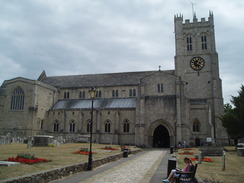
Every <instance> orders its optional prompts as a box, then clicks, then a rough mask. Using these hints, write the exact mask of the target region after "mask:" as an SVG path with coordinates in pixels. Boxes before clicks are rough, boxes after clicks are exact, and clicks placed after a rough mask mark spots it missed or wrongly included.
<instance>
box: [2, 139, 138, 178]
mask: <svg viewBox="0 0 244 183" xmlns="http://www.w3.org/2000/svg"><path fill="white" fill-rule="evenodd" d="M105 146H108V145H104V144H93V148H92V152H95V153H94V154H93V159H99V158H102V157H107V156H110V155H113V154H117V153H120V152H121V148H120V146H118V145H109V146H111V147H113V148H115V149H116V150H106V149H102V148H104V147H105ZM81 148H88V149H89V143H74V144H62V145H60V146H56V147H31V148H30V149H28V148H27V144H18V143H13V144H6V145H0V149H1V151H0V161H1V160H6V159H8V158H11V157H16V156H17V155H18V154H19V153H28V154H31V155H34V156H35V157H37V158H43V159H47V160H51V161H50V162H44V163H37V164H32V165H28V164H19V165H14V166H9V167H6V166H0V180H3V179H7V178H12V177H17V176H22V175H26V174H30V173H35V172H40V171H43V170H48V169H53V168H59V167H63V166H65V165H72V164H75V163H83V162H87V161H88V156H87V155H83V154H75V153H74V152H76V151H79V150H80V149H81ZM133 148H134V147H130V149H133ZM136 149H138V148H136Z"/></svg>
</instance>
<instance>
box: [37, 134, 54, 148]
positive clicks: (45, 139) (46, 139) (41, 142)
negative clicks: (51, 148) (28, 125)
mask: <svg viewBox="0 0 244 183" xmlns="http://www.w3.org/2000/svg"><path fill="white" fill-rule="evenodd" d="M48 144H53V136H48V135H35V136H34V142H33V146H48Z"/></svg>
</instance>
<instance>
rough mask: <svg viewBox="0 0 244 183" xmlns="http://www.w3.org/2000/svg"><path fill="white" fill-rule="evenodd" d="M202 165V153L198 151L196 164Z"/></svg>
mask: <svg viewBox="0 0 244 183" xmlns="http://www.w3.org/2000/svg"><path fill="white" fill-rule="evenodd" d="M201 163H202V151H199V154H198V164H201Z"/></svg>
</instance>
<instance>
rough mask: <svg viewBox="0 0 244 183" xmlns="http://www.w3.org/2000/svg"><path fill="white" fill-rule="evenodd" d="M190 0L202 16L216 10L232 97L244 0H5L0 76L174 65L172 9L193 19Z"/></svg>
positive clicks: (0, 7) (0, 17)
mask: <svg viewBox="0 0 244 183" xmlns="http://www.w3.org/2000/svg"><path fill="white" fill-rule="evenodd" d="M191 2H194V3H195V4H196V5H194V10H195V12H196V14H197V17H198V18H199V19H200V18H202V17H206V18H207V17H208V13H209V10H211V11H213V12H214V18H215V30H216V44H217V52H218V53H219V61H220V74H221V78H222V80H223V91H224V95H225V96H227V97H225V100H228V96H230V95H234V94H235V93H236V91H237V90H238V89H239V87H240V84H241V83H243V79H242V78H244V74H243V72H242V71H241V68H243V62H241V61H242V52H243V47H244V45H243V44H244V37H243V36H242V34H243V33H242V32H243V29H244V25H242V24H243V23H242V22H243V20H244V14H243V10H244V1H242V0H235V1H227V0H221V1H218V0H205V1H200V0H194V1H182V0H171V1H162V0H115V1H111V0H103V1H102V0H100V1H99V0H93V1H91V0H82V1H80V0H69V1H66V0H52V1H43V0H35V1H29V0H22V1H19V0H12V1H7V0H3V1H0V42H1V44H0V66H1V67H0V83H2V82H3V80H5V79H10V78H12V77H18V76H23V77H27V78H30V79H36V78H37V77H38V76H39V74H40V73H41V72H42V70H43V69H45V70H46V72H47V75H66V74H94V73H108V72H127V71H142V70H157V69H158V66H159V65H161V66H162V69H166V70H167V69H174V56H175V48H174V34H173V31H174V15H175V14H179V13H182V14H183V15H184V19H191V18H192V7H191ZM236 62H238V64H236ZM234 63H235V64H234ZM6 65H7V66H8V67H7V68H6ZM233 80H234V81H235V82H232V84H229V82H231V81H233Z"/></svg>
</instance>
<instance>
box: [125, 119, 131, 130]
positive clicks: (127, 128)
mask: <svg viewBox="0 0 244 183" xmlns="http://www.w3.org/2000/svg"><path fill="white" fill-rule="evenodd" d="M124 132H125V133H128V132H130V123H129V121H128V120H125V121H124Z"/></svg>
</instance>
